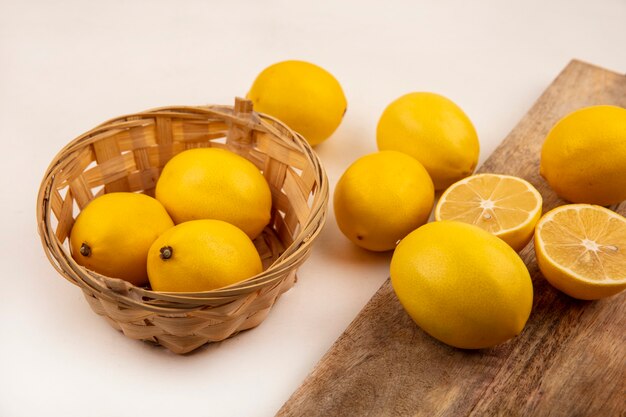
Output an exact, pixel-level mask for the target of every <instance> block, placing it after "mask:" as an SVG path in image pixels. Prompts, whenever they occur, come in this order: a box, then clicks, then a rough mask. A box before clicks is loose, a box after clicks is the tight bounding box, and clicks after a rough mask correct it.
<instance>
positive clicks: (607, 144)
mask: <svg viewBox="0 0 626 417" xmlns="http://www.w3.org/2000/svg"><path fill="white" fill-rule="evenodd" d="M540 172H541V175H542V176H543V177H544V178H545V179H546V181H547V182H548V184H550V186H551V187H552V189H553V190H554V191H555V192H556V193H557V194H558V195H559V196H560V197H562V198H563V199H565V200H568V201H571V202H573V203H590V204H598V205H601V206H607V205H610V204H617V203H619V202H621V201H623V200H626V109H623V108H621V107H616V106H593V107H587V108H583V109H580V110H577V111H575V112H573V113H570V114H569V115H567V116H565V117H564V118H563V119H561V120H560V121H559V122H558V123H557V124H556V125H555V126H554V127H553V128H552V130H551V131H550V133H548V136H547V137H546V140H545V142H544V143H543V147H542V149H541V168H540Z"/></svg>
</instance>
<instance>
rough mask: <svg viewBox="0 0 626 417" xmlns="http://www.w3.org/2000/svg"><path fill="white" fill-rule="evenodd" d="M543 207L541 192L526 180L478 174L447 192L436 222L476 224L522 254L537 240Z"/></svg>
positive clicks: (457, 183) (438, 206)
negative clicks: (534, 234) (522, 251)
mask: <svg viewBox="0 0 626 417" xmlns="http://www.w3.org/2000/svg"><path fill="white" fill-rule="evenodd" d="M541 204H542V199H541V194H539V191H537V190H536V189H535V187H533V186H532V184H530V183H529V182H528V181H526V180H523V179H522V178H519V177H514V176H510V175H500V174H477V175H472V176H469V177H467V178H464V179H462V180H461V181H458V182H456V183H454V184H452V185H451V186H450V187H449V188H448V189H447V190H446V191H444V193H443V194H442V195H441V197H440V198H439V202H438V203H437V207H436V208H435V220H437V221H440V220H456V221H460V222H463V223H469V224H473V225H476V226H478V227H480V228H481V229H484V230H486V231H488V232H489V233H492V234H493V235H495V236H498V237H499V238H500V239H502V240H504V241H505V242H506V243H508V244H509V245H510V246H511V247H512V248H513V249H515V250H516V251H520V250H522V249H523V248H524V247H525V246H526V244H527V243H528V242H529V241H530V239H531V238H532V237H533V233H534V231H535V225H536V224H537V221H538V220H539V218H540V217H541Z"/></svg>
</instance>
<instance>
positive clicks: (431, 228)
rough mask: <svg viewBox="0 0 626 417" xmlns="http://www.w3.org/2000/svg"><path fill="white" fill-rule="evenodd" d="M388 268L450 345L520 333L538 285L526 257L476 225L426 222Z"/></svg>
mask: <svg viewBox="0 0 626 417" xmlns="http://www.w3.org/2000/svg"><path fill="white" fill-rule="evenodd" d="M390 269H391V270H390V273H391V283H392V285H393V289H394V291H395V293H396V295H397V297H398V299H399V300H400V303H401V304H402V306H403V307H404V309H405V310H406V311H407V313H408V314H409V315H410V316H411V318H412V319H413V320H414V321H415V323H417V325H418V326H419V327H421V328H422V329H423V330H424V331H425V332H426V333H428V334H430V335H431V336H433V337H434V338H436V339H438V340H440V341H442V342H444V343H446V344H448V345H451V346H455V347H458V348H464V349H480V348H487V347H491V346H494V345H497V344H499V343H502V342H504V341H506V340H508V339H510V338H512V337H514V336H515V335H517V334H519V333H520V332H521V331H522V329H523V328H524V326H525V324H526V321H527V320H528V317H529V315H530V311H531V307H532V301H533V286H532V282H531V280H530V274H529V273H528V270H527V269H526V266H525V265H524V262H523V261H522V259H521V258H520V257H519V256H518V255H517V253H516V252H515V251H514V250H513V249H512V248H511V247H510V246H509V245H507V244H506V243H504V242H503V241H502V240H501V239H498V238H497V237H495V236H493V235H492V234H490V233H488V232H486V231H484V230H483V229H481V228H479V227H478V226H474V225H470V224H466V223H461V222H455V221H441V222H433V223H428V224H426V225H424V226H422V227H420V228H419V229H417V230H415V231H414V232H412V233H411V234H409V235H408V236H407V237H405V238H404V239H402V241H401V242H400V244H399V245H398V247H397V248H396V250H395V251H394V253H393V257H392V259H391V268H390Z"/></svg>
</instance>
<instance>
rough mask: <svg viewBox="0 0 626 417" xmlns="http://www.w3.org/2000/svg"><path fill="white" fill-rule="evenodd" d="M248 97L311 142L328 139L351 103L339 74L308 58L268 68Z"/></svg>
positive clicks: (313, 143)
mask: <svg viewBox="0 0 626 417" xmlns="http://www.w3.org/2000/svg"><path fill="white" fill-rule="evenodd" d="M248 98H249V99H250V100H252V103H253V105H254V109H255V110H256V111H259V112H262V113H267V114H269V115H270V116H274V117H276V118H277V119H279V120H281V121H282V122H284V123H286V124H287V125H288V126H289V127H291V128H292V129H293V130H295V131H296V132H298V133H300V134H301V135H302V136H304V138H305V139H306V140H307V141H308V142H309V143H310V144H311V145H317V144H319V143H321V142H323V141H325V140H326V139H328V137H329V136H330V135H331V134H332V133H333V132H334V131H335V129H337V127H338V126H339V124H340V123H341V119H342V118H343V115H344V113H345V112H346V109H347V105H348V104H347V101H346V96H345V95H344V93H343V90H342V88H341V85H340V84H339V82H338V81H337V80H336V79H335V77H333V75H332V74H331V73H329V72H328V71H326V70H325V69H323V68H321V67H319V66H317V65H314V64H311V63H309V62H304V61H283V62H278V63H276V64H273V65H270V66H269V67H267V68H265V69H264V70H263V71H262V72H261V73H260V74H259V75H258V76H257V78H256V80H254V83H253V84H252V87H251V88H250V91H249V92H248Z"/></svg>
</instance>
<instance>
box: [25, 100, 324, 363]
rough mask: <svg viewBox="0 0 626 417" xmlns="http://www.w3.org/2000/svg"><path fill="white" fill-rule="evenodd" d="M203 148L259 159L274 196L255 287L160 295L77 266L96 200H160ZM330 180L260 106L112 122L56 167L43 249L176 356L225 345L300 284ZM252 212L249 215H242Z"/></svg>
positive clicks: (120, 325)
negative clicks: (191, 153) (161, 186)
mask: <svg viewBox="0 0 626 417" xmlns="http://www.w3.org/2000/svg"><path fill="white" fill-rule="evenodd" d="M197 147H217V148H226V149H229V150H231V151H233V152H236V153H238V154H240V155H242V156H243V157H245V158H246V159H248V160H249V161H251V162H253V163H254V164H255V165H256V166H257V167H258V168H259V169H260V170H261V171H262V172H263V175H264V176H265V178H266V180H267V182H268V184H269V185H270V189H271V192H272V218H271V221H270V224H269V225H268V226H267V227H266V228H265V230H264V231H263V233H262V234H261V235H260V236H259V237H257V238H256V239H255V241H254V243H255V246H256V248H257V250H258V251H259V254H260V255H261V259H262V260H263V267H264V271H263V272H262V273H261V274H259V275H256V276H254V277H252V278H250V279H248V280H246V281H243V282H240V283H237V284H234V285H231V286H229V287H225V288H222V289H218V290H213V291H206V292H198V293H159V292H154V291H151V290H150V289H148V288H141V287H136V286H133V285H132V284H130V283H128V282H126V281H123V280H120V279H115V278H110V277H106V276H103V275H100V274H98V273H96V272H93V271H90V270H88V269H86V268H84V267H82V266H80V265H78V264H77V263H76V262H75V261H74V260H73V259H72V257H71V255H70V250H69V245H68V239H69V234H70V231H71V228H72V225H73V224H74V221H75V219H76V216H77V215H78V214H79V213H80V210H82V209H83V208H84V207H85V206H86V205H87V204H88V203H89V202H90V201H91V200H93V199H94V198H95V197H97V196H99V195H101V194H103V193H106V192H116V191H132V192H143V193H145V194H148V195H152V196H153V195H154V188H155V186H156V182H157V180H158V178H159V175H160V172H161V169H162V168H163V166H164V165H165V164H166V163H167V161H169V160H170V159H171V158H172V157H173V156H174V155H176V154H177V153H179V152H182V151H183V150H186V149H190V148H197ZM327 202H328V181H327V178H326V175H325V173H324V170H323V168H322V166H321V163H320V161H319V159H318V158H317V156H316V154H315V153H314V152H313V150H312V149H311V147H310V146H309V145H308V144H307V143H306V141H305V140H304V139H303V138H302V137H301V136H299V135H298V134H297V133H295V132H293V131H292V130H290V129H289V128H288V127H287V126H285V125H284V124H282V123H281V122H279V121H278V120H276V119H273V118H271V117H269V116H266V115H263V114H259V113H255V112H253V111H252V104H251V102H249V101H247V100H243V99H237V100H236V102H235V106H234V107H230V106H206V107H165V108H158V109H153V110H148V111H145V112H142V113H137V114H133V115H130V116H124V117H120V118H116V119H113V120H110V121H108V122H106V123H104V124H102V125H100V126H98V127H96V128H94V129H92V130H90V131H89V132H87V133H85V134H83V135H81V136H80V137H78V138H76V139H75V140H74V141H72V142H70V143H69V144H68V145H67V146H66V147H65V148H63V149H62V150H61V152H59V154H58V155H57V156H56V157H55V159H54V161H53V162H52V164H51V165H50V167H49V168H48V170H47V172H46V174H45V177H44V179H43V181H42V184H41V188H40V190H39V196H38V201H37V220H38V228H39V233H40V235H41V239H42V244H43V247H44V250H45V252H46V255H47V256H48V259H49V260H50V262H51V263H52V265H53V266H54V267H55V269H57V271H58V272H59V273H60V274H61V275H63V276H64V277H65V278H66V279H68V280H69V281H70V282H72V283H74V284H76V285H78V286H79V287H80V288H81V289H82V291H83V293H84V295H85V298H86V299H87V301H88V303H89V305H90V306H91V308H92V309H93V311H94V312H96V313H97V314H99V315H101V316H103V317H105V318H106V319H107V321H108V322H109V323H110V324H111V325H112V326H113V327H114V328H116V329H118V330H121V331H122V332H123V333H124V334H125V335H126V336H128V337H131V338H133V339H139V340H144V341H148V342H152V343H156V344H159V345H162V346H165V347H166V348H168V349H170V350H171V351H173V352H175V353H187V352H190V351H192V350H194V349H196V348H198V347H200V346H202V345H204V344H205V343H207V342H214V341H220V340H224V339H226V338H228V337H230V336H232V335H234V334H236V333H237V332H239V331H242V330H246V329H250V328H252V327H255V326H257V325H258V324H259V323H261V322H262V321H263V319H264V318H265V317H266V316H267V314H268V312H269V310H270V308H271V307H272V305H273V304H274V302H275V301H276V299H277V298H278V297H279V296H280V295H281V294H282V293H283V292H285V291H287V290H288V289H289V288H291V287H292V286H293V284H294V283H295V281H296V270H297V268H298V267H299V266H300V265H301V264H302V262H304V260H305V259H306V258H307V256H308V254H309V252H310V250H311V244H312V242H313V240H314V239H315V237H316V236H317V235H318V233H319V232H320V230H321V228H322V226H323V224H324V221H325V218H326V205H327ZM242 209H245V208H242Z"/></svg>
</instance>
